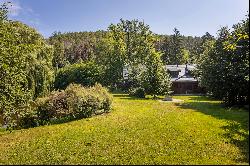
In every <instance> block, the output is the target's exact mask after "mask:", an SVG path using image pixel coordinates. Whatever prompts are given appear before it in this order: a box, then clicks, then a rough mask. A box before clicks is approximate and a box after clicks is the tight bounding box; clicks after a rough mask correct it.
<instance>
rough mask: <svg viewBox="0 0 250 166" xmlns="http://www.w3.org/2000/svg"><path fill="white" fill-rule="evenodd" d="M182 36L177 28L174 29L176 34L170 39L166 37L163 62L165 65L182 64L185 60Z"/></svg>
mask: <svg viewBox="0 0 250 166" xmlns="http://www.w3.org/2000/svg"><path fill="white" fill-rule="evenodd" d="M182 40H183V39H182V36H181V34H180V31H179V30H178V29H177V28H174V34H173V35H171V36H170V37H167V36H166V37H165V40H164V43H163V49H162V51H163V55H162V60H163V61H164V63H165V64H182V63H185V62H184V58H183V44H182Z"/></svg>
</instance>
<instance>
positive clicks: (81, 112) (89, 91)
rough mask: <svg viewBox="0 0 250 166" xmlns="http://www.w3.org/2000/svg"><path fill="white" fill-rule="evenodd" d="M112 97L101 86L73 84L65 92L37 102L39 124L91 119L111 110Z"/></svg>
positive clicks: (56, 92)
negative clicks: (99, 112) (95, 115)
mask: <svg viewBox="0 0 250 166" xmlns="http://www.w3.org/2000/svg"><path fill="white" fill-rule="evenodd" d="M111 103H112V97H111V95H110V94H109V93H108V91H107V89H106V88H104V87H102V86H101V85H100V84H96V85H95V86H93V87H89V88H84V87H82V86H81V85H77V84H71V85H69V86H68V87H67V88H66V89H65V90H63V91H60V92H59V91H55V92H53V93H52V94H51V95H50V96H48V97H45V98H39V99H37V101H36V104H37V105H36V111H37V116H38V121H39V124H41V125H43V124H46V123H51V122H59V121H65V120H67V121H68V120H72V119H80V118H86V117H90V116H91V115H92V114H97V113H98V111H101V112H108V111H109V110H110V109H111Z"/></svg>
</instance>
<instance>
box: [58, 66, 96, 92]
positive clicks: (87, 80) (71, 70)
mask: <svg viewBox="0 0 250 166" xmlns="http://www.w3.org/2000/svg"><path fill="white" fill-rule="evenodd" d="M100 78H101V69H100V67H99V66H97V65H96V64H95V63H94V62H87V63H76V64H73V65H68V66H66V67H64V68H61V69H59V70H58V72H57V74H56V77H55V83H54V87H55V89H65V88H66V87H67V86H68V85H69V84H71V83H76V84H81V85H84V86H93V85H95V83H97V82H100V81H101V79H100Z"/></svg>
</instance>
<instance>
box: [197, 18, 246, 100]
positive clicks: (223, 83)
mask: <svg viewBox="0 0 250 166" xmlns="http://www.w3.org/2000/svg"><path fill="white" fill-rule="evenodd" d="M233 28H234V30H233V31H232V32H230V31H229V30H228V29H227V28H225V27H223V28H221V29H220V30H219V34H218V38H217V39H216V41H215V42H214V44H213V45H212V47H211V48H210V49H209V50H208V49H205V51H206V54H205V53H204V54H203V57H202V59H203V60H202V61H201V64H199V65H198V69H199V71H200V80H201V84H202V86H204V87H206V89H207V90H208V92H210V93H211V94H212V95H213V96H214V97H217V98H220V99H223V100H224V101H225V103H226V104H228V105H235V104H246V103H247V102H249V95H248V85H249V49H248V48H249V19H248V18H247V19H246V20H244V21H242V22H241V23H239V24H236V25H234V26H233ZM210 43H213V42H210ZM207 50H208V51H207Z"/></svg>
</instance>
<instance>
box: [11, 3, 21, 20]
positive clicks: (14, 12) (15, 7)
mask: <svg viewBox="0 0 250 166" xmlns="http://www.w3.org/2000/svg"><path fill="white" fill-rule="evenodd" d="M22 9H23V8H22V7H21V6H20V5H19V3H17V2H14V3H12V4H11V6H10V8H9V11H10V15H11V16H13V17H16V16H18V15H19V14H20V12H21V10H22Z"/></svg>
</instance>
